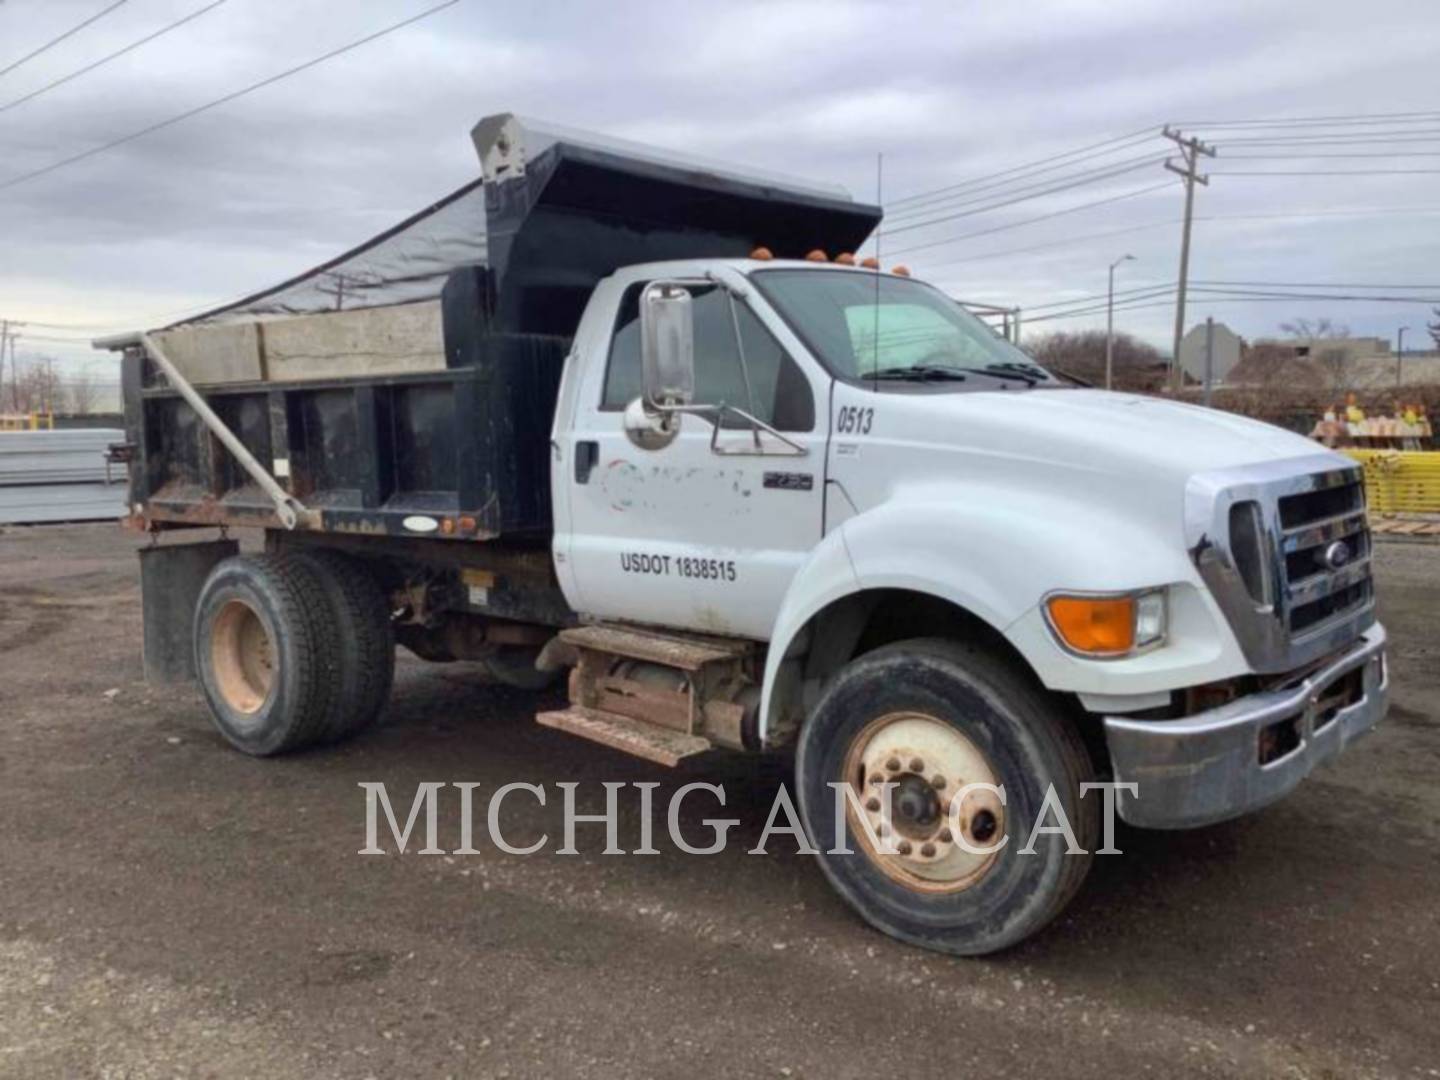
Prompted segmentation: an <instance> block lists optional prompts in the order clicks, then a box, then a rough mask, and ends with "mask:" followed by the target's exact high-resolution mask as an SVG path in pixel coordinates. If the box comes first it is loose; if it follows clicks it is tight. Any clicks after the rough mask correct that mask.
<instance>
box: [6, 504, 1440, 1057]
mask: <svg viewBox="0 0 1440 1080" xmlns="http://www.w3.org/2000/svg"><path fill="white" fill-rule="evenodd" d="M135 546H136V541H135V540H134V538H133V537H130V536H127V535H126V534H123V533H121V532H119V531H118V530H116V529H115V528H114V527H112V526H93V527H92V526H72V527H60V528H36V529H14V530H11V531H8V532H6V533H4V534H3V535H0V594H3V596H4V597H5V601H6V602H5V604H4V606H3V608H0V671H3V674H4V678H3V679H0V716H3V718H4V720H3V724H0V823H3V826H4V827H3V830H0V844H3V848H0V851H3V856H0V1076H3V1077H17V1078H20V1077H23V1078H27V1080H29V1078H40V1077H77V1076H98V1077H115V1078H119V1077H151V1076H154V1077H162V1076H163V1077H171V1076H177V1075H179V1076H239V1075H246V1076H305V1077H329V1076H337V1077H364V1076H376V1077H388V1076H415V1075H425V1076H432V1075H433V1076H446V1075H451V1076H516V1077H520V1076H535V1075H542V1074H544V1075H560V1076H597V1077H614V1076H627V1075H635V1076H677V1077H685V1078H687V1080H690V1078H693V1077H695V1076H697V1075H701V1076H757V1075H759V1076H766V1075H770V1076H793V1077H801V1076H830V1075H838V1076H858V1075H865V1076H874V1075H876V1074H877V1073H878V1072H880V1071H882V1070H883V1071H884V1072H887V1073H890V1072H894V1073H898V1074H900V1075H921V1074H925V1075H929V1074H934V1073H937V1072H942V1073H946V1074H949V1075H953V1076H999V1075H1008V1076H1035V1075H1047V1076H1067V1077H1068V1076H1096V1077H1116V1076H1133V1075H1136V1074H1141V1073H1151V1074H1154V1075H1157V1076H1165V1077H1174V1076H1186V1075H1205V1076H1265V1077H1274V1076H1287V1077H1341V1076H1346V1077H1348V1076H1397V1077H1412V1076H1414V1077H1440V1026H1437V1017H1440V964H1437V959H1440V901H1437V892H1440V854H1437V852H1440V847H1437V840H1440V787H1437V784H1436V782H1435V776H1436V774H1437V771H1440V705H1437V697H1436V690H1437V683H1440V662H1437V653H1440V645H1437V643H1436V627H1437V619H1436V612H1437V610H1440V546H1424V545H1419V544H1402V543H1389V544H1383V545H1381V546H1380V548H1379V552H1378V572H1379V580H1380V595H1381V605H1382V617H1383V618H1384V619H1385V620H1386V622H1387V623H1388V625H1389V627H1390V629H1391V633H1392V635H1393V645H1394V652H1393V672H1394V678H1395V705H1394V708H1393V711H1392V713H1391V716H1390V718H1389V720H1387V722H1386V723H1385V724H1384V725H1383V726H1382V728H1381V729H1380V730H1379V731H1377V732H1376V734H1375V735H1373V736H1372V737H1371V738H1369V739H1367V740H1365V741H1364V742H1362V743H1361V744H1359V745H1357V746H1356V747H1355V748H1354V749H1353V750H1352V751H1351V752H1350V753H1349V754H1348V755H1347V756H1346V757H1345V758H1343V759H1342V760H1341V761H1340V762H1338V763H1337V764H1335V765H1334V766H1332V767H1330V768H1328V769H1325V770H1324V771H1322V772H1321V773H1318V774H1317V775H1316V776H1314V777H1312V778H1311V780H1310V781H1309V782H1307V783H1306V784H1305V785H1304V786H1303V787H1302V788H1301V790H1300V791H1299V792H1297V793H1296V794H1295V795H1294V796H1292V797H1291V798H1290V799H1288V800H1287V801H1285V802H1283V803H1281V804H1280V805H1278V806H1276V807H1273V808H1271V809H1270V810H1268V811H1266V812H1264V813H1262V814H1259V815H1256V816H1254V817H1252V818H1250V819H1247V820H1243V821H1239V822H1234V823H1230V824H1227V825H1223V826H1217V827H1214V828H1210V829H1205V830H1200V831H1196V832H1192V833H1183V834H1155V833H1144V832H1138V831H1131V830H1123V829H1122V831H1121V833H1120V845H1121V847H1122V848H1123V849H1124V851H1125V854H1124V855H1123V856H1115V857H1107V858H1102V859H1099V860H1097V863H1096V868H1095V872H1094V873H1093V874H1092V875H1091V878H1090V880H1089V882H1088V883H1087V886H1086V888H1085V890H1084V892H1083V893H1082V895H1081V896H1080V898H1079V899H1078V901H1077V902H1076V903H1075V904H1074V905H1073V906H1072V907H1071V909H1070V911H1069V912H1068V914H1067V915H1065V916H1064V917H1063V918H1062V919H1061V920H1059V921H1058V922H1057V923H1056V924H1055V925H1054V926H1052V927H1051V928H1050V929H1049V930H1047V931H1046V932H1045V933H1044V934H1042V935H1041V936H1039V937H1038V938H1036V939H1034V940H1032V941H1031V942H1028V943H1027V944H1025V945H1024V946H1022V947H1020V948H1018V949H1015V950H1013V951H1011V952H1009V953H1007V954H1004V955H1002V956H999V957H993V958H989V959H985V960H958V959H950V958H945V957H940V956H935V955H931V954H927V953H924V952H920V951H917V950H915V949H911V948H908V947H906V946H903V945H899V944H897V943H895V942H892V941H890V940H888V939H886V938H884V937H882V936H880V935H878V934H876V933H874V932H872V931H870V930H868V929H867V928H865V927H864V926H863V925H861V924H860V923H859V922H858V921H857V919H856V918H855V917H853V916H852V915H851V914H850V912H849V911H848V910H847V909H846V908H845V907H844V906H843V905H842V904H841V902H840V901H839V900H838V899H836V898H835V897H834V896H833V895H832V894H831V893H830V891H829V889H828V888H827V886H826V885H825V883H824V881H823V880H822V878H821V875H820V873H819V870H818V868H817V867H816V866H814V865H813V863H812V861H811V860H810V859H808V858H806V857H804V856H800V855H797V854H795V853H794V848H793V845H791V844H788V843H787V842H785V841H783V840H782V841H777V842H775V843H772V845H771V851H772V854H771V855H770V856H768V857H764V858H761V857H754V856H748V855H745V854H744V853H743V847H749V846H752V845H753V842H754V840H755V839H756V838H757V837H758V835H759V832H760V830H761V827H762V825H763V822H764V818H765V813H766V811H767V809H768V807H769V805H770V802H771V799H772V798H773V795H774V792H775V789H776V786H777V785H778V784H780V783H781V782H782V781H783V780H784V779H785V776H786V774H785V767H784V765H783V764H780V763H773V762H766V763H762V764H759V765H757V764H756V763H754V762H751V761H748V760H746V759H742V758H738V757H723V756H718V755H717V756H713V757H712V758H710V759H701V760H700V761H698V762H693V763H689V764H687V766H686V767H683V768H681V769H679V770H675V771H669V770H664V769H660V768H657V767H651V766H650V765H648V764H646V763H644V762H640V761H636V760H633V759H630V758H627V757H624V756H621V755H618V754H615V753H612V752H611V751H608V750H604V749H601V748H598V747H592V746H590V745H589V744H586V743H582V742H579V741H576V740H573V739H571V738H570V737H568V736H565V735H562V734H560V733H558V732H553V731H549V730H547V729H544V728H540V727H538V726H537V725H535V724H534V723H533V722H532V721H531V719H530V717H531V715H532V714H533V712H534V711H535V710H536V708H537V705H540V704H543V703H545V701H546V699H543V698H537V697H535V696H533V695H526V694H521V693H518V692H514V691H508V690H503V689H497V688H494V687H489V686H486V685H484V683H483V682H482V681H481V680H480V679H479V678H478V677H477V676H475V675H474V674H472V673H471V672H470V671H469V670H468V669H467V668H465V667H463V666H459V665H454V666H430V665H425V664H422V663H419V662H418V661H414V660H413V659H406V660H403V661H402V663H401V665H400V671H399V674H398V678H397V686H396V694H395V698H394V700H393V703H392V705H391V707H390V709H389V713H388V716H389V720H388V723H387V725H386V726H385V727H383V728H382V729H381V730H379V731H378V732H376V733H375V734H373V735H372V736H370V737H368V738H366V739H363V740H361V741H358V742H355V743H353V744H350V745H347V746H343V747H339V748H335V749H331V750H326V751H322V752H313V753H307V754H302V755H298V756H295V757H291V758H286V759H283V760H276V761H264V762H262V761H254V760H251V759H248V758H246V757H243V756H242V755H240V754H237V753H235V752H232V751H230V750H229V749H227V748H226V746H225V745H224V744H223V743H222V742H221V741H220V739H219V738H218V736H216V735H215V734H213V733H212V731H211V729H210V726H209V722H208V720H207V718H206V715H205V710H204V706H203V704H202V702H201V700H200V698H199V695H198V694H197V693H196V692H194V691H193V690H190V689H182V690H178V691H163V692H161V691H154V690H151V689H150V688H148V687H147V686H146V685H145V683H144V682H143V681H142V678H141V667H140V655H139V638H140V610H139V601H138V588H137V567H136V562H135V558H134V555H133V548H134V547H135ZM377 780H378V781H384V782H385V783H386V784H387V786H388V788H389V789H390V790H391V791H393V792H395V793H396V802H397V804H403V805H400V806H397V811H399V812H402V813H403V812H404V808H405V806H408V802H409V798H410V796H411V795H412V794H413V792H414V790H415V785H416V784H417V783H419V782H421V781H426V780H442V781H448V782H455V781H475V782H478V783H479V784H480V788H479V790H478V791H477V795H479V796H480V797H481V798H482V799H483V798H484V797H485V795H486V793H488V792H489V791H491V790H493V789H494V788H495V787H498V786H499V785H500V784H502V783H506V782H509V781H513V780H524V781H529V782H533V783H543V784H547V785H553V784H554V783H556V782H557V781H571V780H573V781H576V782H578V783H579V785H580V787H579V789H578V790H579V792H580V803H581V808H582V810H585V811H588V812H597V811H599V810H601V809H603V794H602V792H601V787H600V783H601V781H602V780H623V781H629V782H645V781H654V782H658V783H659V785H660V788H659V790H658V791H657V792H656V796H657V800H662V799H664V798H665V797H666V795H667V794H668V793H669V792H670V791H671V790H673V789H675V788H676V787H678V786H679V785H681V784H683V783H687V782H690V781H694V780H707V781H718V782H723V783H724V784H725V786H726V789H727V791H728V793H729V797H730V804H729V806H727V807H726V809H725V811H724V812H723V813H719V814H717V813H716V812H715V811H714V809H713V807H710V806H707V805H706V804H705V803H704V802H703V801H702V800H700V799H697V800H696V802H695V803H694V804H693V807H692V808H690V809H687V812H686V814H685V816H684V822H685V826H686V829H687V832H688V833H689V834H690V835H691V836H692V837H693V838H694V839H695V840H697V841H698V840H702V839H703V838H704V837H705V835H706V831H705V829H704V828H703V826H702V824H701V821H702V819H704V818H707V817H713V816H721V817H738V818H740V819H741V824H740V825H739V826H737V827H736V829H735V831H734V833H733V834H732V835H733V838H734V840H735V841H744V844H743V847H742V844H741V843H738V842H732V843H731V845H730V847H729V848H728V850H727V851H726V852H725V853H723V854H720V855H716V856H713V857H706V858H701V857H695V856H687V855H682V854H680V853H679V852H677V851H676V850H675V849H674V848H673V847H672V846H671V845H669V844H668V842H666V841H665V840H664V839H663V836H662V837H660V838H658V840H657V844H656V846H657V847H658V848H659V850H660V854H659V855H654V856H648V857H634V858H613V857H611V858H607V857H604V856H602V855H601V854H600V849H601V847H602V844H601V829H600V828H599V827H598V826H595V825H589V826H581V829H582V832H581V843H580V847H581V854H579V855H577V856H573V857H567V856H561V855H557V854H555V848H556V847H558V846H559V844H558V836H559V832H560V819H561V816H560V809H559V807H558V806H557V805H555V800H552V802H551V805H550V806H549V807H546V808H541V807H539V806H537V805H535V804H534V803H533V802H532V801H530V800H529V798H528V797H525V796H520V797H517V798H515V799H514V800H513V801H512V802H510V803H507V807H506V810H507V812H506V817H505V820H506V825H507V829H508V830H509V833H510V838H511V840H512V842H513V843H526V842H529V841H530V840H532V839H534V838H537V837H538V836H539V835H540V834H541V833H542V832H548V833H549V834H550V836H551V837H552V841H551V843H550V845H549V847H548V848H547V850H546V852H545V853H543V854H540V855H535V856H531V857H524V858H522V857H517V856H507V855H504V854H502V853H500V852H498V851H496V850H495V849H494V848H493V847H491V846H489V845H488V843H485V842H483V841H479V842H477V847H479V849H480V851H481V854H479V855H473V856H451V855H444V856H420V855H415V854H410V855H406V856H403V857H402V856H395V855H389V856H385V857H362V856H360V855H358V854H357V851H358V849H359V848H360V847H361V846H362V845H363V843H364V795H363V792H362V790H361V789H360V788H359V786H358V785H359V784H360V783H361V782H365V781H377ZM552 792H553V788H552ZM453 794H454V793H453V792H450V793H449V794H447V795H446V797H445V798H446V800H447V801H445V802H443V803H442V810H443V811H444V813H443V815H442V837H443V839H442V843H444V844H445V846H446V847H447V849H449V848H454V847H456V846H458V843H457V829H456V816H457V815H456V813H455V810H456V806H455V804H454V803H453V802H452V801H448V800H450V796H451V795H453ZM621 805H622V813H623V822H622V829H621V832H622V844H624V845H625V846H626V847H633V846H635V837H636V835H637V829H638V818H639V815H638V809H637V805H636V802H635V800H634V799H633V798H629V797H627V798H625V799H622V803H621ZM688 805H689V804H687V806H688ZM382 828H383V826H382ZM587 830H588V831H587ZM587 837H589V838H590V839H589V840H587V839H586V838H587ZM412 850H413V849H412Z"/></svg>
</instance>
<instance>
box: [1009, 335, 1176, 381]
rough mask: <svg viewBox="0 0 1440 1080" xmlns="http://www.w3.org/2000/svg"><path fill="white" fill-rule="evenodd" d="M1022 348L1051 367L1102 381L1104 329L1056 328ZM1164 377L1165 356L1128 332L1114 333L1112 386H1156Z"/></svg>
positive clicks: (1081, 377) (1103, 379) (1103, 378)
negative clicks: (1113, 379)
mask: <svg viewBox="0 0 1440 1080" xmlns="http://www.w3.org/2000/svg"><path fill="white" fill-rule="evenodd" d="M1025 351H1026V352H1028V353H1029V354H1030V355H1031V356H1033V357H1034V358H1035V359H1036V360H1037V361H1039V362H1040V363H1041V364H1044V365H1045V366H1046V367H1048V368H1050V369H1051V370H1052V371H1056V372H1060V373H1062V374H1065V375H1073V376H1074V377H1076V378H1078V379H1083V380H1084V381H1085V382H1088V383H1092V384H1094V385H1096V386H1101V385H1103V384H1104V382H1105V331H1103V330H1080V331H1068V330H1057V331H1055V332H1054V333H1051V334H1046V335H1044V336H1043V337H1040V338H1036V339H1034V340H1030V341H1027V342H1026V343H1025ZM1164 378H1165V357H1164V356H1163V355H1162V354H1161V352H1160V350H1159V349H1157V348H1155V347H1154V346H1153V345H1147V344H1145V342H1143V341H1141V340H1140V339H1139V338H1137V337H1133V336H1132V335H1130V334H1124V333H1117V334H1116V335H1115V389H1117V390H1157V389H1159V387H1160V384H1161V383H1162V382H1163V381H1164Z"/></svg>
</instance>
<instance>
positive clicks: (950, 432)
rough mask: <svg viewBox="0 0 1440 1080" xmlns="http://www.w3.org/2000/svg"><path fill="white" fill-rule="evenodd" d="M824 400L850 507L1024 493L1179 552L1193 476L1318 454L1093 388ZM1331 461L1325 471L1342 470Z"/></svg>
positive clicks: (1061, 517)
mask: <svg viewBox="0 0 1440 1080" xmlns="http://www.w3.org/2000/svg"><path fill="white" fill-rule="evenodd" d="M835 404H836V420H835V423H834V428H833V431H834V434H833V435H832V438H831V459H830V466H829V474H828V475H829V477H830V479H832V480H835V481H836V482H838V483H839V484H840V485H841V486H842V487H843V488H844V490H845V491H846V493H847V494H848V495H849V496H850V503H851V504H852V505H854V506H855V507H856V508H857V510H859V509H860V508H865V507H877V506H880V505H882V504H884V503H886V502H888V501H890V500H892V499H895V498H897V497H905V498H912V499H917V500H920V501H934V500H939V501H942V502H948V501H951V500H954V499H958V500H961V501H964V502H970V503H978V504H985V505H1011V506H1016V505H1018V504H1019V503H1020V502H1024V501H1027V500H1032V499H1033V500H1037V503H1036V505H1038V506H1046V507H1049V508H1050V509H1049V510H1048V511H1044V513H1045V514H1046V515H1047V516H1048V517H1050V518H1051V519H1052V520H1053V521H1054V522H1055V525H1056V527H1064V522H1065V520H1066V518H1067V515H1068V516H1070V517H1073V516H1074V515H1075V514H1076V513H1079V512H1085V513H1091V512H1094V511H1095V510H1096V509H1097V508H1103V511H1102V512H1103V514H1104V515H1105V516H1106V517H1107V518H1108V519H1109V520H1111V521H1112V522H1118V521H1121V520H1124V521H1127V522H1130V523H1135V524H1141V525H1144V526H1146V527H1149V528H1155V529H1160V530H1163V532H1164V533H1165V534H1166V535H1170V536H1173V537H1174V538H1175V542H1176V543H1177V544H1181V543H1183V541H1182V537H1183V534H1184V518H1185V497H1186V489H1187V486H1188V482H1189V480H1190V478H1191V477H1193V476H1194V475H1195V474H1197V473H1203V472H1209V471H1212V470H1218V469H1228V468H1234V467H1238V466H1244V465H1254V464H1261V463H1267V464H1268V463H1273V462H1276V461H1284V460H1290V459H1293V460H1295V461H1296V472H1297V473H1298V472H1308V471H1313V470H1314V469H1315V463H1316V460H1317V458H1319V459H1323V458H1324V457H1325V455H1326V451H1325V450H1324V449H1323V448H1322V447H1320V446H1319V445H1317V444H1316V443H1314V442H1312V441H1310V440H1309V439H1306V438H1303V437H1302V436H1299V435H1296V434H1294V433H1292V432H1289V431H1285V430H1282V429H1281V428H1277V427H1274V426H1272V425H1270V424H1264V423H1260V422H1258V421H1255V420H1249V419H1246V418H1245V417H1242V416H1235V415H1233V414H1231V413H1224V412H1219V411H1217V410H1214V409H1206V408H1201V407H1199V406H1194V405H1183V404H1177V403H1175V402H1171V401H1165V400H1163V399H1160V398H1152V397H1141V396H1138V395H1134V394H1114V393H1108V392H1106V391H1101V390H1024V389H1017V390H995V391H989V390H985V391H969V392H966V391H962V392H959V393H946V392H935V393H931V392H923V391H922V392H914V393H912V392H904V391H902V392H896V393H884V394H878V395H877V394H874V393H872V392H870V391H868V390H863V389H858V388H855V387H851V386H837V387H836V392H835ZM870 409H873V420H872V423H871V425H870V429H869V430H868V431H866V430H865V425H864V420H863V418H864V417H865V416H866V411H867V410H870ZM857 411H858V413H859V415H860V416H861V417H862V420H861V421H860V422H859V423H858V424H857V423H856V422H855V421H854V420H853V417H854V415H855V414H856V412H857ZM847 419H848V420H849V422H848V423H847ZM847 427H849V428H850V429H851V430H850V431H849V432H847V431H846V428H847ZM1333 457H1334V463H1335V467H1337V468H1339V467H1345V466H1348V465H1350V464H1351V462H1350V461H1349V460H1348V459H1346V458H1344V457H1341V456H1340V455H1338V454H1335V455H1333ZM1301 459H1306V460H1304V461H1303V463H1302V461H1301ZM1067 507H1068V508H1069V509H1066V508H1067ZM1037 512H1040V511H1037Z"/></svg>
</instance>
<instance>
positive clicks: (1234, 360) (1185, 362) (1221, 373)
mask: <svg viewBox="0 0 1440 1080" xmlns="http://www.w3.org/2000/svg"><path fill="white" fill-rule="evenodd" d="M1244 348H1245V342H1244V341H1242V340H1241V338H1240V335H1239V334H1237V333H1235V331H1233V330H1231V329H1230V328H1229V327H1228V326H1226V325H1225V324H1224V323H1222V322H1217V323H1216V324H1215V337H1214V343H1213V355H1212V356H1211V377H1212V378H1213V379H1214V380H1215V382H1216V383H1223V382H1224V381H1225V378H1226V376H1228V375H1229V374H1230V370H1231V369H1232V368H1233V367H1234V366H1235V365H1236V364H1238V363H1240V354H1241V353H1242V352H1243V351H1244ZM1180 370H1181V371H1183V372H1185V375H1186V376H1187V377H1188V378H1190V379H1193V380H1194V381H1195V382H1197V383H1203V382H1204V381H1205V324H1204V323H1196V324H1195V325H1194V326H1192V327H1191V328H1190V329H1189V330H1188V331H1187V332H1186V334H1185V336H1184V337H1183V338H1181V339H1180Z"/></svg>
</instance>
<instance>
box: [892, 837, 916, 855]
mask: <svg viewBox="0 0 1440 1080" xmlns="http://www.w3.org/2000/svg"><path fill="white" fill-rule="evenodd" d="M895 850H896V851H898V852H900V854H901V855H909V854H910V852H912V851H914V850H915V849H914V848H912V847H911V846H910V841H909V840H902V841H900V846H899V847H897V848H896V849H895Z"/></svg>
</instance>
